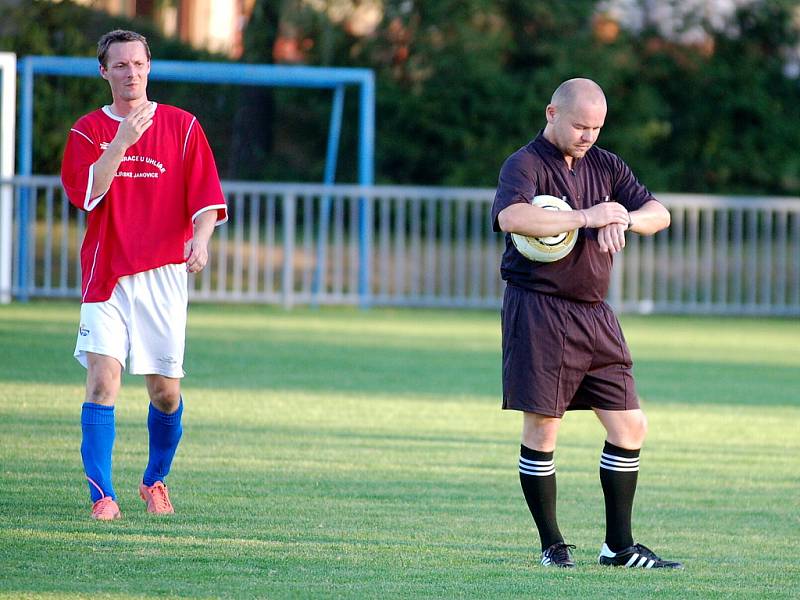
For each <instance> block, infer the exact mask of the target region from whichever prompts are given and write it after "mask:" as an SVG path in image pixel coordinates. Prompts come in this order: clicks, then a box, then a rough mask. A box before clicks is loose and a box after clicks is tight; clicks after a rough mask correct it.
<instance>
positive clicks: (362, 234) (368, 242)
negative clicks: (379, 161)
mask: <svg viewBox="0 0 800 600" xmlns="http://www.w3.org/2000/svg"><path fill="white" fill-rule="evenodd" d="M360 91H361V94H360V96H361V97H360V104H361V110H360V111H359V124H358V129H359V146H358V183H359V184H360V185H362V186H371V185H372V184H373V183H374V173H373V169H374V158H373V155H374V153H375V75H374V74H373V73H372V71H369V72H368V73H367V74H366V75H365V77H364V79H363V80H362V82H361V90H360ZM358 204H359V211H358V216H359V232H358V233H359V271H358V295H359V304H360V305H361V307H362V308H367V307H368V306H369V305H370V303H371V302H372V277H371V275H372V260H371V253H372V197H371V196H367V195H363V196H361V198H360V200H359V203H358Z"/></svg>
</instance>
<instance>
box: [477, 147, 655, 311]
mask: <svg viewBox="0 0 800 600" xmlns="http://www.w3.org/2000/svg"><path fill="white" fill-rule="evenodd" d="M541 194H547V195H550V196H556V197H558V198H562V199H563V200H565V201H566V202H567V203H568V204H569V205H570V206H571V207H572V208H573V209H584V208H589V207H591V206H593V205H595V204H597V203H599V202H606V201H608V200H611V201H614V202H619V203H620V204H622V205H623V206H624V207H625V208H627V209H628V210H629V211H633V210H636V209H638V208H640V207H641V206H642V205H643V204H645V203H646V202H648V201H650V200H654V199H655V198H654V197H653V195H652V194H651V193H650V192H649V191H648V190H647V188H646V187H645V186H643V185H642V184H641V183H639V181H638V180H637V179H636V177H635V176H634V175H633V172H632V171H631V169H630V167H628V165H626V164H625V163H624V162H623V160H622V159H621V158H619V157H618V156H617V155H616V154H613V153H611V152H608V151H606V150H603V149H601V148H597V147H596V146H593V147H592V148H590V149H589V151H588V152H587V153H586V155H585V156H584V157H583V158H573V160H572V169H570V168H569V167H568V166H567V162H566V160H564V155H563V154H562V152H561V151H560V150H559V149H558V148H556V147H555V146H554V145H553V144H551V143H550V142H549V141H547V140H546V139H545V137H544V135H543V134H542V132H539V135H537V136H536V138H535V139H534V140H533V141H531V142H530V143H529V144H528V145H526V146H524V147H522V148H520V149H519V150H517V151H516V152H514V153H513V154H512V155H511V156H509V157H508V158H507V159H506V161H505V163H504V164H503V167H502V169H501V170H500V178H499V182H498V185H497V192H496V194H495V198H494V203H493V205H492V223H493V229H494V231H500V227H499V225H498V223H497V215H498V214H500V211H502V210H503V209H504V208H506V207H507V206H510V205H512V204H515V203H518V202H527V203H530V202H531V200H532V199H533V198H534V196H539V195H541ZM505 237H506V249H505V252H504V253H503V260H502V263H501V265H500V274H501V276H502V277H503V279H504V280H506V281H507V282H508V283H510V284H513V285H516V286H519V287H523V288H526V289H529V290H533V291H536V292H539V293H543V294H549V295H551V296H558V297H561V298H566V299H569V300H574V301H577V302H600V301H602V300H604V299H605V297H606V295H607V293H608V286H609V283H610V279H611V264H612V254H611V253H609V252H603V251H601V250H600V246H599V244H598V243H597V229H593V228H588V229H581V230H580V231H579V235H578V241H577V243H576V244H575V248H574V249H573V250H572V252H570V253H569V254H568V255H567V256H566V257H564V258H562V259H561V260H558V261H556V262H552V263H541V262H533V261H531V260H529V259H527V258H525V257H524V256H522V254H520V253H519V251H517V249H516V247H515V246H514V243H513V242H512V241H511V235H510V234H506V236H505Z"/></svg>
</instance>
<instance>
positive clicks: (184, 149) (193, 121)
mask: <svg viewBox="0 0 800 600" xmlns="http://www.w3.org/2000/svg"><path fill="white" fill-rule="evenodd" d="M196 122H197V117H192V122H191V123H189V129H187V130H186V139H185V140H183V153H182V154H181V158H186V145H187V144H188V143H189V134H190V133H192V127H194V124H195V123H196Z"/></svg>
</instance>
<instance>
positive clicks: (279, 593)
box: [0, 303, 800, 599]
mask: <svg viewBox="0 0 800 600" xmlns="http://www.w3.org/2000/svg"><path fill="white" fill-rule="evenodd" d="M77 314H78V307H77V304H67V303H30V304H25V305H23V304H14V305H10V306H0V356H2V360H0V469H1V470H2V473H1V474H0V598H4V599H5V598H15V599H16V598H47V599H55V598H92V599H96V598H153V597H174V598H178V597H184V598H216V597H222V598H285V597H291V598H304V597H343V598H376V597H380V598H458V597H463V598H555V597H564V598H609V599H611V598H614V599H616V598H703V599H705V598H748V599H751V598H797V597H800V591H798V586H800V566H799V565H798V554H800V510H799V504H800V435H799V434H798V422H800V322H798V320H748V319H712V318H688V317H648V318H641V317H625V318H624V319H623V327H624V328H625V331H626V335H627V338H628V341H629V343H630V345H631V348H632V351H633V355H634V359H635V360H636V374H637V380H638V387H639V392H640V394H641V395H642V397H643V405H644V407H645V410H646V411H647V413H648V415H649V418H650V426H651V433H650V436H649V438H648V442H647V444H646V446H645V449H644V450H643V452H642V469H641V472H640V476H639V481H640V485H639V492H638V495H637V502H636V506H635V509H634V535H635V536H636V537H637V540H638V541H641V542H643V543H645V544H647V545H649V546H651V547H652V548H654V549H655V550H656V551H657V552H659V553H661V554H662V555H664V556H666V557H668V558H674V559H677V560H681V561H683V562H684V563H685V564H686V567H687V568H686V570H684V571H681V572H655V571H647V572H646V571H625V570H621V569H616V570H614V569H608V568H603V567H600V566H598V565H596V564H594V561H595V560H596V554H597V551H598V549H599V546H600V543H601V542H602V536H603V518H602V516H603V505H602V494H601V491H600V485H599V481H598V475H597V469H598V458H599V452H600V449H601V447H602V442H603V433H602V429H601V428H600V426H599V425H598V424H597V422H596V420H595V419H594V417H593V416H592V415H591V414H590V413H586V412H579V413H570V414H568V416H567V418H566V419H565V422H564V425H563V427H562V431H561V437H560V445H559V449H558V451H557V453H556V464H557V466H558V478H559V479H558V482H559V496H560V504H559V510H560V515H559V517H560V523H561V526H562V527H561V528H562V530H563V531H564V533H565V535H566V536H567V540H568V541H569V542H571V543H574V544H577V546H578V548H577V550H576V552H575V556H576V560H577V562H578V568H577V569H575V570H573V571H569V572H565V571H561V570H548V569H544V568H541V567H538V566H537V565H536V555H537V554H538V547H537V546H538V544H537V537H536V534H535V532H534V530H533V523H532V520H531V518H530V515H529V514H528V512H527V509H526V507H525V505H524V500H523V498H522V494H521V492H520V489H519V483H518V479H517V467H516V463H517V458H518V449H519V446H518V444H519V441H518V439H519V426H520V417H519V415H518V414H517V413H511V412H503V411H501V410H500V409H499V395H500V394H499V388H500V384H499V364H500V357H499V343H500V340H499V324H498V316H497V315H496V314H494V313H492V312H449V311H410V310H409V311H401V310H378V309H376V310H370V311H358V310H355V309H322V310H318V311H314V310H295V311H292V312H284V311H281V310H278V309H273V308H265V307H249V306H245V307H241V306H235V307H234V306H220V307H215V306H205V305H200V306H198V305H195V306H192V308H191V310H190V317H189V331H188V341H187V343H188V352H187V360H186V364H185V367H186V370H187V378H186V380H185V384H184V392H185V398H186V413H185V417H184V425H185V434H184V439H183V443H182V445H181V447H180V449H179V451H178V455H177V457H176V460H175V464H174V465H173V472H172V474H171V475H170V477H169V481H168V483H169V484H170V488H171V491H172V496H173V501H174V503H175V506H176V510H177V514H176V515H175V516H174V517H167V518H157V517H156V518H154V517H152V516H148V515H146V514H145V513H144V510H143V504H142V502H141V501H140V500H139V499H138V496H137V494H136V489H137V484H138V482H139V479H140V477H141V472H142V470H143V468H144V465H145V462H146V449H147V439H146V425H145V418H146V413H147V399H146V394H145V391H144V383H143V380H142V378H140V377H126V378H125V381H124V385H123V391H122V394H121V397H120V399H119V402H118V408H117V442H116V447H115V462H114V475H115V485H116V488H117V492H118V494H119V496H120V498H119V500H120V506H121V508H122V511H123V514H124V518H123V519H122V520H121V521H116V522H112V523H97V522H92V521H91V520H90V519H89V518H88V511H89V504H88V492H87V488H86V484H85V483H84V480H83V475H82V467H81V462H80V453H79V446H80V425H79V415H80V404H81V402H82V401H83V377H84V373H83V370H82V369H81V368H80V367H79V366H78V365H77V363H75V362H74V360H73V359H72V358H71V352H72V348H73V345H74V338H75V330H76V327H77V321H76V319H77Z"/></svg>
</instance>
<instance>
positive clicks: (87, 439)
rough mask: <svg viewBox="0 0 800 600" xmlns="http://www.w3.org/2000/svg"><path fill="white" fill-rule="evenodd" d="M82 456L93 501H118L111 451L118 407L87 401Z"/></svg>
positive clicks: (85, 404) (84, 409) (83, 410)
mask: <svg viewBox="0 0 800 600" xmlns="http://www.w3.org/2000/svg"><path fill="white" fill-rule="evenodd" d="M81 431H82V432H83V440H82V442H81V457H82V458H83V470H84V471H85V472H86V479H88V480H89V493H90V494H91V496H92V502H97V501H98V500H100V498H102V497H103V496H111V497H112V498H114V499H115V500H116V498H117V495H116V494H115V493H114V486H113V485H112V484H111V452H112V451H113V449H114V437H115V435H116V429H115V427H114V407H113V406H103V405H102V404H95V403H93V402H84V403H83V409H82V410H81Z"/></svg>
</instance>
